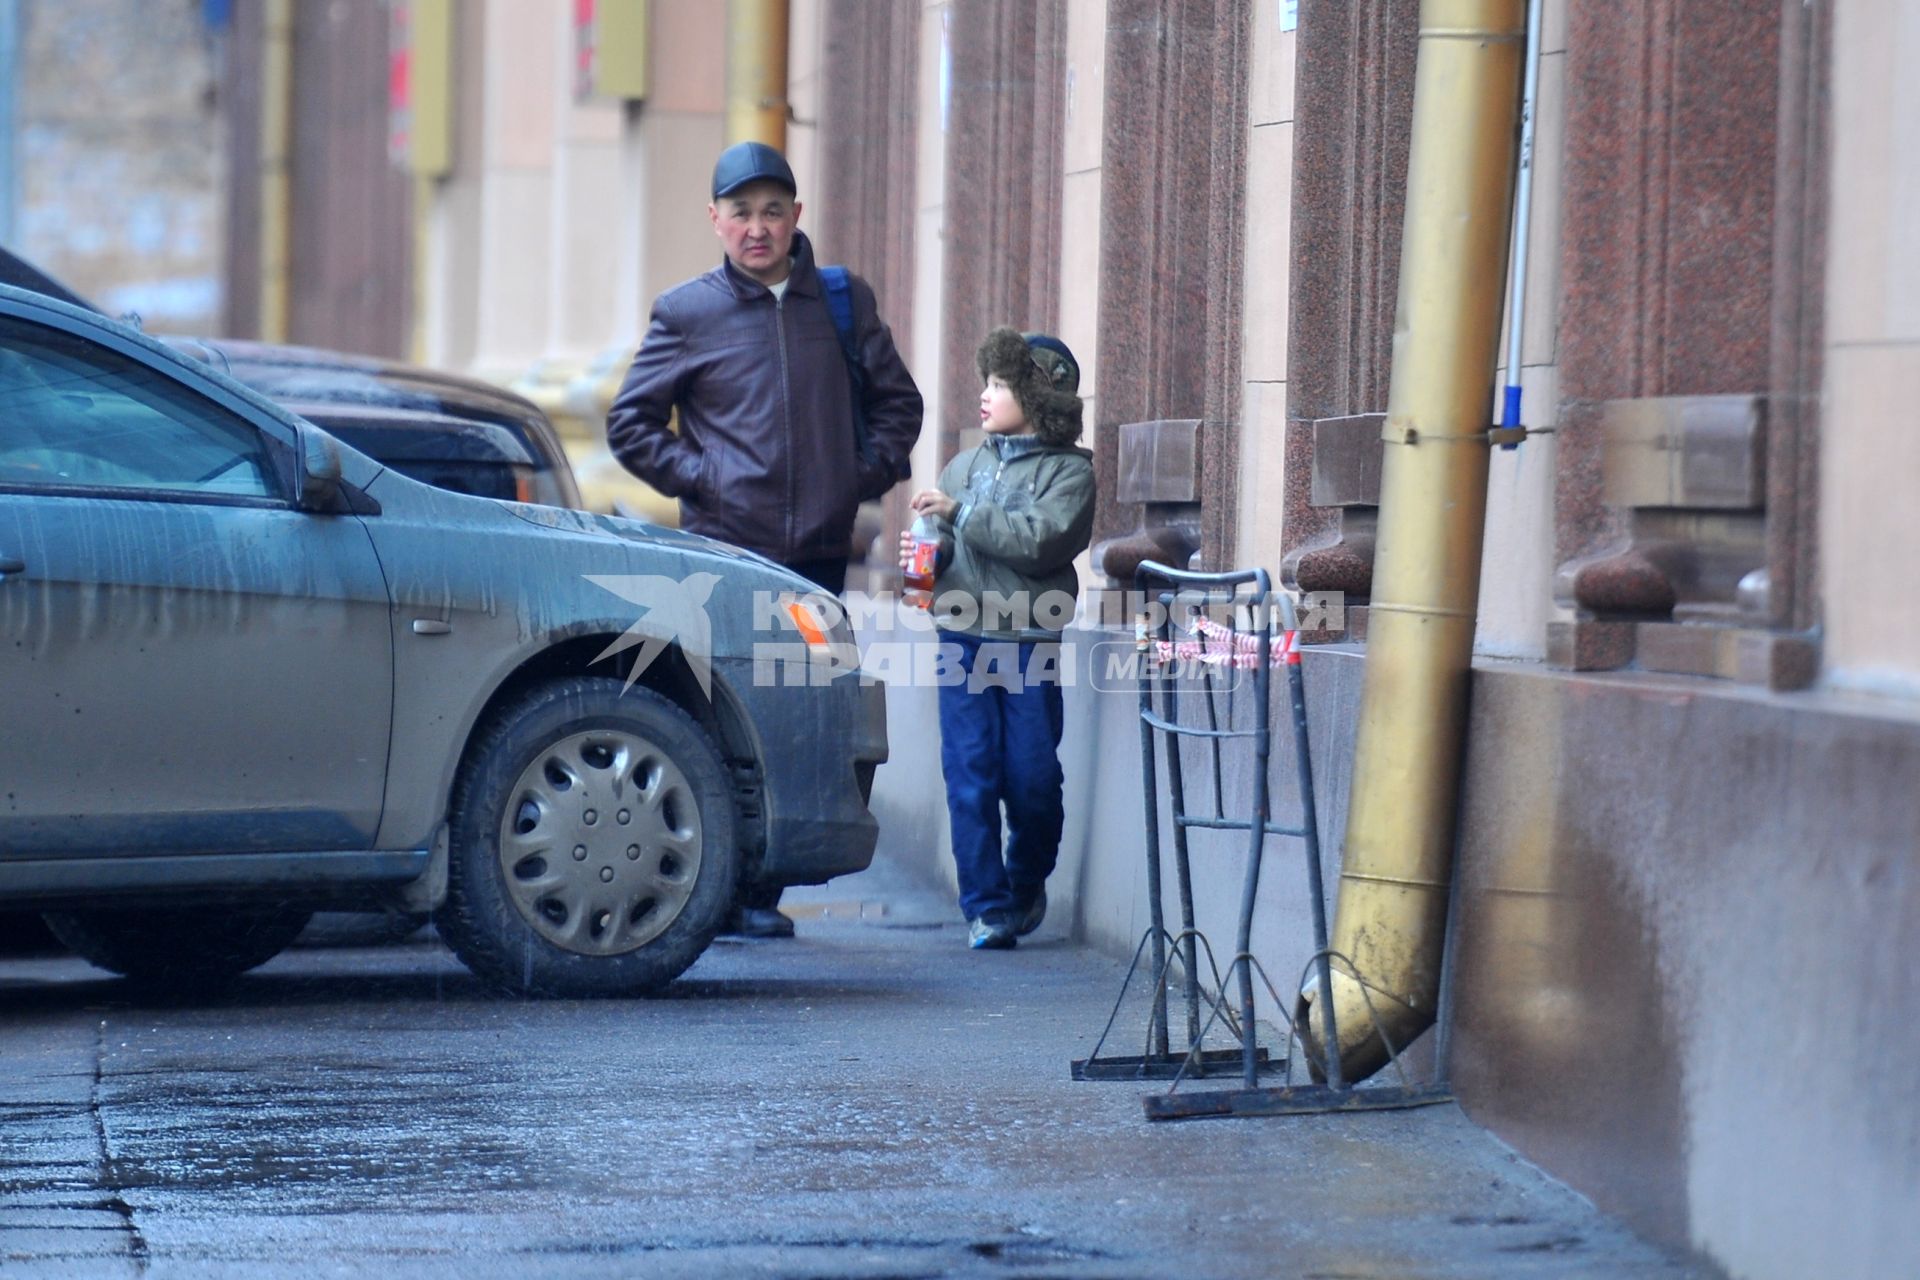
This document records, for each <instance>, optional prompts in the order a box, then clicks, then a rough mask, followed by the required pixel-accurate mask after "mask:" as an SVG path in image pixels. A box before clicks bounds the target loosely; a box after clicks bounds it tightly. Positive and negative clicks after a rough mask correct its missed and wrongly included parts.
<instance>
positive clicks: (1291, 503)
mask: <svg viewBox="0 0 1920 1280" xmlns="http://www.w3.org/2000/svg"><path fill="white" fill-rule="evenodd" d="M1419 10H1420V6H1419V0H1352V3H1348V4H1309V5H1303V6H1302V7H1301V17H1300V33H1299V37H1298V44H1297V46H1296V50H1297V52H1296V67H1295V76H1296V86H1297V87H1296V88H1295V90H1294V102H1295V108H1294V171H1293V172H1294V179H1293V246H1292V254H1293V274H1292V284H1291V293H1292V297H1291V302H1290V307H1289V315H1290V320H1289V326H1288V327H1289V332H1288V345H1289V349H1290V355H1289V359H1288V384H1287V442H1286V450H1287V458H1286V472H1285V473H1286V476H1287V484H1286V490H1285V493H1284V494H1283V496H1282V501H1283V503H1284V506H1285V514H1284V524H1283V526H1282V527H1283V538H1284V547H1285V555H1284V557H1283V559H1282V563H1281V577H1282V580H1283V581H1284V582H1286V584H1287V585H1288V586H1291V587H1295V588H1298V589H1299V590H1302V591H1306V592H1320V591H1328V592H1340V593H1342V594H1343V595H1344V596H1345V597H1346V600H1347V603H1348V604H1349V605H1350V606H1354V605H1364V603H1365V601H1366V596H1367V591H1368V588H1369V587H1370V585H1371V583H1372V579H1373V522H1372V514H1373V512H1374V511H1375V509H1376V507H1375V504H1376V503H1377V501H1378V477H1379V470H1380V452H1381V445H1380V436H1379V427H1380V424H1381V422H1382V420H1383V419H1382V415H1384V414H1385V412H1386V408H1387V387H1388V381H1389V378H1390V376H1391V374H1392V366H1393V317H1394V308H1395V305H1396V303H1397V301H1398V297H1399V282H1400V233H1401V227H1402V224H1403V222H1404V221H1405V219H1406V187H1407V148H1408V142H1409V136H1410V132H1411V129H1412V123H1413V63H1414V51H1415V48H1416V46H1417V44H1418V35H1419V18H1420V12H1419ZM1368 424H1371V430H1369V429H1368ZM1323 454H1324V455H1325V456H1323ZM1369 478H1371V482H1372V483H1371V489H1369V484H1368V480H1369ZM1369 493H1371V495H1372V496H1371V497H1369ZM1362 616H1363V615H1359V614H1354V613H1350V614H1349V618H1350V619H1352V620H1354V621H1356V622H1357V621H1358V619H1359V618H1360V617H1362Z"/></svg>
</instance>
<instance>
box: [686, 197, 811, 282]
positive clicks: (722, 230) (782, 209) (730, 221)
mask: <svg viewBox="0 0 1920 1280" xmlns="http://www.w3.org/2000/svg"><path fill="white" fill-rule="evenodd" d="M707 216H708V217H710V218H712V219H713V233H714V234H715V235H717V236H719V237H720V243H721V244H722V245H724V246H725V247H726V251H727V261H729V262H731V263H732V264H733V265H734V266H736V267H738V268H739V269H740V270H742V271H744V272H746V273H747V274H748V275H750V276H752V277H753V278H754V279H755V280H758V281H759V282H760V283H761V284H779V283H780V282H781V281H782V280H785V279H786V278H787V257H788V255H790V254H791V253H792V252H793V232H794V228H795V227H797V226H799V225H800V202H799V201H798V200H796V199H794V198H793V193H792V192H790V191H788V190H787V189H786V188H785V187H783V186H781V185H780V184H779V183H777V182H753V183H749V184H747V185H746V186H744V187H741V188H740V189H739V190H738V191H730V192H728V193H727V194H726V195H724V196H721V197H720V198H719V199H718V200H716V201H714V202H713V203H712V204H710V205H708V206H707Z"/></svg>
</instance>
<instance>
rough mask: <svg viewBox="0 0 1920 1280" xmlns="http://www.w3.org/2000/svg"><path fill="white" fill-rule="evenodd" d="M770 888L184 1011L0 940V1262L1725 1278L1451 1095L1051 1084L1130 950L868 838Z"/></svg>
mask: <svg viewBox="0 0 1920 1280" xmlns="http://www.w3.org/2000/svg"><path fill="white" fill-rule="evenodd" d="M785 905H786V907H787V909H789V910H790V911H791V913H792V914H794V915H795V916H796V917H797V919H798V937H797V938H796V939H795V940H793V941H790V942H749V941H722V942H720V943H718V944H716V945H715V946H714V948H713V949H712V950H710V951H709V953H708V954H707V955H706V956H705V957H703V958H702V960H701V961H700V962H699V963H698V964H697V965H696V966H695V967H694V968H693V969H692V970H691V971H690V972H689V974H688V975H687V976H686V977H685V978H684V979H682V981H681V982H680V983H678V984H676V985H675V987H674V988H673V989H672V991H671V992H670V994H669V995H668V996H667V997H666V998H662V999H655V1000H640V1001H597V1002H578V1003H575V1002H555V1001H547V1002H538V1001H535V1002H523V1001H511V1000H503V999H499V998H496V997H493V996H491V995H489V994H487V993H485V992H484V991H482V990H481V989H480V988H479V987H478V986H477V984H475V983H474V982H473V980H472V979H471V978H470V977H469V976H468V975H467V974H466V973H465V971H464V970H462V969H461V968H460V967H459V966H458V965H457V964H456V963H455V962H454V961H453V960H452V958H451V957H450V956H448V955H447V954H446V953H445V952H444V951H443V950H441V949H440V948H439V947H438V946H437V945H436V944H434V943H432V942H431V941H428V942H417V943H414V944H412V945H406V946H397V947H385V948H367V949H360V950H339V949H320V948H298V949H296V950H294V951H292V952H290V953H288V954H286V955H284V956H282V957H280V958H279V959H277V960H275V961H274V962H272V963H271V964H270V965H268V966H266V967H265V968H264V969H262V970H260V971H259V972H258V973H257V974H255V975H251V976H249V977H248V978H247V979H244V980H243V981H242V982H241V983H240V984H239V985H238V986H237V987H236V988H235V989H234V991H233V992H231V993H230V994H229V995H227V996H225V997H220V998H216V999H211V1000H200V1001H195V1002H191V1003H183V1004H180V1005H177V1006H172V1007H151V1006H141V1005H137V1004H130V1003H128V1001H129V1000H130V997H129V996H128V994H127V993H126V992H125V990H124V989H123V988H122V987H121V986H120V984H118V983H113V982H108V981H105V980H103V979H102V978H101V976H100V975H99V974H98V973H96V972H95V971H92V970H89V969H87V968H86V966H85V965H83V964H82V963H81V962H79V961H77V960H74V959H71V958H57V959H37V960H6V961H0V1025H5V1026H6V1027H7V1028H8V1030H7V1031H5V1032H0V1269H3V1270H5V1271H6V1273H7V1274H9V1275H19V1276H50V1275H70V1274H84V1275H89V1276H92V1275H123V1274H125V1275H133V1274H139V1275H147V1276H156V1275H193V1276H202V1275H214V1276H225V1275H233V1276H241V1275H245V1276H249V1277H252V1276H263V1275H264V1276H282V1275H298V1276H305V1275H340V1274H359V1273H369V1272H373V1271H375V1270H378V1271H379V1272H381V1273H383V1274H393V1275H405V1276H414V1275H433V1276H441V1275H445V1276H460V1277H462V1278H463V1280H464V1278H466V1277H473V1276H487V1275H503V1276H508V1275H511V1276H518V1275H528V1274H537V1275H543V1276H545V1275H559V1276H572V1275H580V1276H586V1275H593V1276H596V1277H598V1276H603V1275H606V1274H608V1273H609V1272H610V1271H611V1272H612V1273H614V1274H632V1275H647V1276H663V1277H677V1276H745V1275H767V1276H780V1277H796V1278H799V1277H828V1276H833V1277H841V1276H846V1277H899V1276H983V1277H984V1276H994V1277H1003V1276H1023V1277H1076V1278H1079V1280H1096V1278H1101V1277H1114V1278H1122V1277H1127V1278H1148V1277H1176V1276H1177V1277H1182V1278H1185V1277H1196V1278H1197V1277H1246V1278H1247V1280H1253V1278H1254V1277H1259V1278H1261V1280H1266V1278H1268V1277H1302V1278H1312V1280H1363V1278H1365V1280H1372V1278H1381V1280H1385V1278H1388V1277H1391V1278H1393V1280H1407V1278H1411V1277H1459V1278H1462V1280H1465V1278H1468V1277H1472V1278H1473V1280H1493V1278H1500V1277H1561V1276H1567V1277H1571V1276H1583V1277H1584V1276H1608V1277H1631V1278H1636V1280H1638V1278H1646V1280H1652V1278H1655V1277H1658V1278H1660V1280H1678V1278H1680V1277H1688V1278H1692V1277H1707V1276H1710V1275H1712V1274H1713V1273H1712V1272H1711V1271H1710V1270H1708V1269H1707V1268H1704V1267H1702V1266H1700V1265H1698V1264H1695V1263H1691V1262H1689V1261H1686V1260H1684V1259H1676V1258H1674V1257H1672V1256H1670V1255H1667V1254H1664V1253H1662V1252H1661V1251H1659V1250H1657V1249H1655V1248H1653V1247H1652V1246H1650V1245H1648V1244H1646V1243H1644V1242H1642V1241H1640V1240H1638V1239H1636V1238H1635V1237H1634V1236H1632V1235H1631V1234H1630V1233H1628V1232H1627V1231H1626V1230H1625V1229H1623V1228H1622V1227H1620V1226H1619V1225H1617V1224H1616V1223H1614V1222H1612V1221H1610V1220H1608V1219H1607V1218H1605V1217H1604V1216H1602V1215H1601V1214H1599V1213H1598V1212H1596V1211H1595V1210H1594V1209H1593V1208H1592V1206H1591V1205H1589V1204H1588V1203H1587V1202H1585V1201H1584V1200H1582V1199H1581V1198H1580V1197H1579V1196H1577V1195H1576V1194H1574V1193H1573V1192H1571V1191H1569V1190H1568V1189H1566V1188H1565V1187H1563V1186H1561V1185H1559V1184H1557V1183H1555V1182H1553V1181H1552V1180H1551V1179H1549V1178H1547V1177H1546V1176H1544V1175H1543V1174H1541V1173H1540V1172H1539V1171H1538V1170H1536V1169H1534V1168H1533V1167H1531V1166H1530V1165H1528V1164H1527V1163H1525V1162H1524V1161H1522V1160H1521V1159H1519V1158H1518V1157H1517V1156H1515V1155H1514V1154H1513V1153H1511V1152H1510V1151H1508V1150H1507V1149H1506V1148H1505V1147H1503V1146H1502V1145H1501V1144H1500V1143H1499V1142H1497V1141H1496V1140H1495V1139H1493V1138H1492V1137H1490V1136H1489V1135H1487V1134H1486V1133H1485V1132H1483V1131H1482V1130H1480V1129H1479V1128H1477V1127H1476V1126H1475V1125H1474V1124H1473V1123H1472V1122H1470V1121H1469V1120H1468V1119H1466V1118H1465V1117H1464V1116H1463V1115H1462V1114H1461V1113H1460V1112H1459V1110H1458V1109H1457V1108H1455V1107H1452V1106H1442V1107H1432V1108H1427V1109H1424V1110H1419V1111H1407V1112H1387V1113H1374V1114H1365V1115H1348V1116H1340V1117H1296V1118H1267V1119H1244V1120H1206V1121H1192V1122H1183V1123H1171V1124H1169V1123H1161V1124H1149V1123H1147V1122H1146V1121H1145V1119H1144V1118H1143V1116H1142V1111H1141V1105H1140V1097H1141V1094H1142V1092H1143V1091H1144V1089H1145V1088H1147V1087H1151V1086H1143V1085H1139V1084H1134V1083H1076V1082H1074V1081H1072V1080H1071V1079H1070V1078H1069V1072H1068V1063H1069V1060H1070V1059H1072V1058H1075V1057H1081V1056H1085V1054H1086V1053H1087V1051H1088V1050H1089V1049H1090V1048H1091V1047H1092V1045H1093V1043H1094V1040H1095V1038H1096V1036H1097V1035H1098V1033H1099V1031H1100V1028H1101V1026H1102V1024H1103V1023H1104V1021H1105V1019H1106V1017H1107V1014H1108V1011H1109V1009H1110V1007H1111V1004H1112V1002H1113V999H1114V996H1115V994H1116V993H1117V991H1118V989H1119V983H1120V979H1121V974H1122V966H1120V965H1119V964H1116V963H1115V962H1113V961H1112V960H1110V959H1108V958H1107V957H1104V956H1101V955H1098V954H1096V953H1093V952H1090V951H1088V950H1086V949H1084V948H1080V947H1077V946H1074V945H1072V944H1071V943H1070V942H1068V941H1067V940H1065V939H1064V938H1063V937H1062V936H1061V926H1059V925H1057V924H1056V925H1053V926H1049V927H1046V928H1043V929H1042V930H1041V932H1040V933H1039V934H1037V935H1035V936H1034V937H1033V938H1031V939H1028V940H1025V941H1023V942H1022V944H1021V946H1020V948H1019V949H1018V950H1016V951H1011V952H970V951H968V950H967V949H966V948H965V945H964V937H965V931H964V928H963V927H962V925H961V922H960V920H959V916H958V912H957V910H956V909H955V908H954V907H953V905H952V904H951V902H950V901H948V900H947V899H946V896H945V895H944V893H941V892H936V891H932V890H928V889H924V888H922V887H920V886H919V885H918V884H916V883H914V882H912V881H911V880H910V879H908V878H907V876H906V874H905V873H904V872H902V871H900V870H898V869H897V868H893V867H890V866H888V865H886V864H882V865H880V866H878V867H877V868H876V869H875V870H873V871H870V872H867V873H865V874H864V875H861V876H857V877H851V878H849V879H846V880H843V881H839V882H836V883H834V884H831V885H827V886H823V887H820V888H817V889H810V890H803V891H793V892H791V893H790V894H789V897H788V901H787V903H786V904H785ZM1135 1012H1137V1010H1134V1011H1129V1012H1128V1013H1126V1014H1123V1021H1122V1031H1123V1032H1124V1033H1125V1035H1126V1036H1128V1037H1131V1038H1133V1039H1134V1040H1135V1042H1136V1043H1137V1041H1138V1037H1139V1036H1140V1034H1141V1033H1142V1032H1143V1031H1144V1025H1143V1023H1141V1022H1140V1021H1138V1020H1137V1019H1136V1020H1134V1021H1133V1022H1132V1023H1131V1024H1129V1023H1128V1022H1127V1018H1128V1017H1129V1016H1131V1014H1132V1013H1135ZM1109 1051H1118V1052H1138V1050H1137V1049H1136V1048H1131V1047H1124V1048H1119V1049H1117V1050H1116V1049H1113V1048H1111V1047H1110V1050H1109Z"/></svg>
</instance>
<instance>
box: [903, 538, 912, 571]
mask: <svg viewBox="0 0 1920 1280" xmlns="http://www.w3.org/2000/svg"><path fill="white" fill-rule="evenodd" d="M911 568H913V535H912V534H911V533H908V532H907V531H906V530H904V529H902V530H901V531H900V572H902V573H905V572H906V571H907V570H909V569H911Z"/></svg>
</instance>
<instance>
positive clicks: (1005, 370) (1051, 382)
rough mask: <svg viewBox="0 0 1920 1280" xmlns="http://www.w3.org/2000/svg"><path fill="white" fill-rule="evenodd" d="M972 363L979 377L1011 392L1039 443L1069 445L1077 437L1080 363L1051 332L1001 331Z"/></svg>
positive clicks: (1003, 329)
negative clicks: (999, 383)
mask: <svg viewBox="0 0 1920 1280" xmlns="http://www.w3.org/2000/svg"><path fill="white" fill-rule="evenodd" d="M974 362H975V363H976V364H978V365H979V366H980V378H981V380H982V381H985V380H986V379H987V378H988V377H989V376H998V377H999V379H1000V380H1001V381H1002V382H1004V383H1006V384H1007V386H1009V387H1010V388H1012V389H1013V398H1014V399H1015V400H1016V401H1017V402H1019V405H1020V414H1021V416H1022V417H1024V418H1025V419H1026V420H1027V425H1028V426H1030V427H1032V428H1033V434H1034V435H1036V436H1038V437H1039V439H1040V443H1042V444H1047V445H1055V446H1058V445H1069V444H1072V443H1073V442H1074V441H1075V440H1078V439H1079V438H1080V362H1079V361H1077V360H1075V359H1074V358H1073V352H1071V351H1069V350H1067V344H1066V343H1064V342H1062V341H1060V339H1058V338H1055V337H1053V336H1051V335H1049V334H1044V333H1028V334H1021V333H1017V332H1015V331H1014V330H1012V329H1008V328H999V329H995V330H994V331H993V332H992V333H990V334H988V335H987V340H986V341H985V342H983V343H981V344H980V350H979V352H978V353H977V354H976V355H975V356H974Z"/></svg>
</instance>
